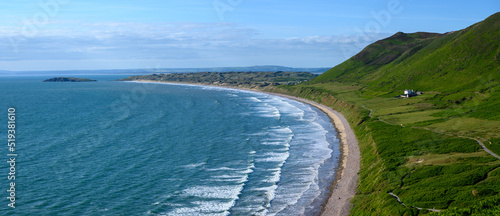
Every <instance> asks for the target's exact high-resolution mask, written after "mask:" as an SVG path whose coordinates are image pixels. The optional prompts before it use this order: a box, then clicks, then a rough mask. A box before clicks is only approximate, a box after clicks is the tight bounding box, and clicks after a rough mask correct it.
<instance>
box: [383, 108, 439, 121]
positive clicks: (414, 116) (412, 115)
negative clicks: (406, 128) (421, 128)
mask: <svg viewBox="0 0 500 216" xmlns="http://www.w3.org/2000/svg"><path fill="white" fill-rule="evenodd" d="M436 112H440V110H426V111H418V112H409V113H402V114H394V115H393V114H392V113H391V114H389V115H385V116H381V117H382V118H383V119H386V120H388V121H391V122H397V123H400V124H403V125H407V124H413V123H417V122H422V121H429V120H436V119H440V118H439V117H433V116H432V114H434V113H436Z"/></svg>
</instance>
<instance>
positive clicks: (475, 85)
mask: <svg viewBox="0 0 500 216" xmlns="http://www.w3.org/2000/svg"><path fill="white" fill-rule="evenodd" d="M328 82H344V83H346V82H347V83H358V84H360V85H361V86H363V87H364V88H363V90H362V92H363V91H364V92H365V94H372V95H378V96H396V95H399V94H401V93H402V91H403V90H404V89H415V90H418V91H424V92H438V93H440V94H438V95H436V98H433V99H432V100H430V101H432V103H433V104H436V105H438V106H441V107H443V106H450V105H461V107H462V108H464V109H469V110H471V111H472V112H474V113H473V114H470V115H472V116H474V117H478V118H485V119H497V120H498V119H500V115H499V114H500V113H499V110H500V109H498V108H496V107H499V106H500V103H499V101H500V95H499V94H500V92H498V91H495V89H496V88H498V86H499V83H500V13H496V14H493V15H491V16H490V17H488V18H487V19H486V20H484V21H482V22H479V23H476V24H474V25H472V26H470V27H468V28H466V29H463V30H460V31H455V32H450V33H446V34H435V33H423V32H417V33H412V34H405V33H402V32H398V33H396V34H395V35H393V36H391V37H389V38H386V39H383V40H380V41H377V42H375V43H373V44H371V45H369V46H368V47H366V48H365V49H364V50H362V51H361V52H360V53H358V54H357V55H355V56H353V57H352V58H350V59H349V60H347V61H345V62H344V63H342V64H340V65H338V66H336V67H334V68H332V69H330V70H329V71H327V72H326V73H324V74H322V75H320V76H319V77H317V78H316V79H314V80H313V81H312V82H311V83H328ZM368 92H369V93H368ZM485 112H487V113H488V114H485Z"/></svg>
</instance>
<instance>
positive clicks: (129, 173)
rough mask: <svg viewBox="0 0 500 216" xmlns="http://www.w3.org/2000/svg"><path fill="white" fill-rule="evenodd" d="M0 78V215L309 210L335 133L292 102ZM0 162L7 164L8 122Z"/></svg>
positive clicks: (203, 90)
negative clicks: (11, 116) (11, 126)
mask: <svg viewBox="0 0 500 216" xmlns="http://www.w3.org/2000/svg"><path fill="white" fill-rule="evenodd" d="M79 77H83V78H90V79H97V80H98V82H92V83H44V82H41V81H42V80H44V79H47V78H51V76H24V77H23V76H19V77H17V76H0V92H1V93H0V109H1V110H0V113H1V115H0V116H3V118H0V122H1V123H0V124H1V125H7V121H8V119H7V113H8V109H9V108H15V110H16V112H15V113H16V149H15V153H16V154H17V157H16V165H15V168H16V174H15V176H16V179H15V184H16V186H15V190H16V191H15V195H16V196H15V198H16V206H15V207H16V208H15V209H12V208H10V207H8V204H9V203H10V201H9V199H6V197H8V196H9V192H7V191H6V190H8V189H9V184H10V182H11V181H10V180H8V179H7V176H8V173H9V168H10V165H9V164H8V163H5V162H3V163H0V172H1V173H0V176H3V177H0V191H3V192H2V193H1V194H2V197H4V198H3V199H2V201H1V202H0V205H2V206H1V207H0V215H287V216H288V215H318V214H319V213H320V212H319V211H320V209H321V208H320V206H321V205H322V204H323V203H324V202H325V200H326V198H327V197H328V193H329V187H330V184H331V182H332V181H333V178H334V174H335V171H336V169H337V163H338V160H339V157H340V150H339V144H338V139H337V132H336V131H335V129H334V128H333V126H332V124H331V122H330V120H329V118H328V117H327V116H326V115H325V114H324V113H322V112H320V111H319V110H318V109H316V108H314V107H312V106H310V105H307V104H303V103H300V102H297V101H294V100H290V99H286V98H282V97H277V96H272V95H267V94H262V93H256V92H250V91H243V90H234V89H226V88H216V87H204V86H192V85H172V84H160V83H133V82H116V81H113V80H116V79H118V78H123V77H125V76H117V75H113V76H111V75H87V76H79ZM3 128H4V129H3V131H2V130H0V133H3V134H4V135H0V143H4V144H3V145H0V148H1V149H0V151H1V152H2V154H0V157H1V158H2V160H4V161H7V160H9V157H8V156H7V154H9V149H8V146H7V130H8V129H7V127H6V126H5V127H3Z"/></svg>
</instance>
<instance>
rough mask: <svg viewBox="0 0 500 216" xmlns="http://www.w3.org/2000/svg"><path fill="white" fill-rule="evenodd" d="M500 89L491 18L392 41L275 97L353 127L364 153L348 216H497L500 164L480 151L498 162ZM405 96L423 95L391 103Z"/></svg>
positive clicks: (496, 22) (496, 18)
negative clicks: (314, 107) (316, 105)
mask: <svg viewBox="0 0 500 216" xmlns="http://www.w3.org/2000/svg"><path fill="white" fill-rule="evenodd" d="M499 84H500V13H496V14H494V15H492V16H490V17H489V18H487V19H486V20H484V21H482V22H480V23H477V24H475V25H472V26H470V27H468V28H466V29H463V30H460V31H455V32H451V33H446V34H433V33H423V32H417V33H412V34H405V33H402V32H398V33H396V34H395V35H393V36H391V37H389V38H386V39H383V40H380V41H377V42H375V43H373V44H371V45H369V46H368V47H366V48H365V49H364V50H362V51H361V52H360V53H358V54H357V55H355V56H353V57H352V58H350V59H349V60H347V61H345V62H344V63H342V64H340V65H338V66H336V67H334V68H332V69H331V70H329V71H327V72H326V73H324V74H322V75H320V76H318V77H317V78H315V79H313V80H312V81H310V82H306V83H302V84H299V85H295V86H281V87H280V89H281V91H283V92H286V93H288V94H294V95H298V96H301V97H305V98H308V99H311V100H315V101H317V102H320V103H323V104H325V105H328V106H331V107H332V108H334V109H337V110H339V111H341V112H342V113H343V114H344V115H345V116H346V117H347V118H348V119H349V120H350V122H351V124H352V125H351V126H353V128H354V130H355V133H356V136H357V138H358V142H359V145H360V148H361V154H362V161H361V171H360V173H359V174H360V179H359V182H358V188H357V194H356V196H355V197H354V198H353V200H352V202H353V205H354V207H353V209H352V211H351V215H363V216H364V215H433V214H438V215H495V214H500V212H499V211H500V209H499V208H498V203H499V202H500V185H499V183H498V182H500V160H499V159H498V158H496V157H494V156H493V155H490V154H488V153H487V152H485V151H484V150H483V149H482V147H481V146H480V145H479V142H481V143H483V144H484V145H485V146H486V147H487V148H488V149H490V150H491V151H493V152H496V153H497V154H500V109H499V108H498V107H500V92H499V91H498V86H499ZM404 89H414V90H417V91H423V92H424V94H423V95H420V96H417V97H412V98H395V97H394V96H397V95H400V94H403V90H404ZM394 195H395V196H398V197H399V198H400V200H401V202H402V203H404V205H403V204H401V203H399V202H398V200H397V199H396V198H395V197H394ZM431 210H441V212H440V213H433V212H432V211H431Z"/></svg>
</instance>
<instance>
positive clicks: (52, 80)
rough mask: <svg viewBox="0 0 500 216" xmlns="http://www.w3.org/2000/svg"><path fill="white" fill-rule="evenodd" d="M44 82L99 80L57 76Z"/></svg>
mask: <svg viewBox="0 0 500 216" xmlns="http://www.w3.org/2000/svg"><path fill="white" fill-rule="evenodd" d="M43 82H97V80H91V79H85V78H74V77H55V78H51V79H46V80H44V81H43Z"/></svg>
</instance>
